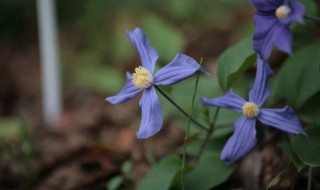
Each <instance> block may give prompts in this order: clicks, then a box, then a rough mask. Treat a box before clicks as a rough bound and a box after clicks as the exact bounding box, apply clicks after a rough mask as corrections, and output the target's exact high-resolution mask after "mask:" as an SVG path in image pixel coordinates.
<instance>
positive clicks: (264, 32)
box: [251, 0, 305, 59]
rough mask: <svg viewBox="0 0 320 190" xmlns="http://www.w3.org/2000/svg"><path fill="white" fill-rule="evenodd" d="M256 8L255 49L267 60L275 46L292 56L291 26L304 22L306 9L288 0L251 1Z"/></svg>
mask: <svg viewBox="0 0 320 190" xmlns="http://www.w3.org/2000/svg"><path fill="white" fill-rule="evenodd" d="M251 3H252V4H253V6H255V8H256V14H255V16H254V24H255V25H256V30H255V33H254V36H253V48H254V49H255V51H256V52H258V53H259V54H261V56H262V57H263V58H264V59H267V58H268V57H269V55H270V54H271V51H272V45H273V44H274V45H275V46H276V47H277V48H278V49H280V50H281V51H284V52H286V53H288V54H291V43H292V34H291V30H290V28H289V25H290V23H291V22H293V21H297V22H299V23H302V22H303V14H304V12H305V7H304V5H303V4H302V3H301V2H296V1H292V2H289V1H288V0H251Z"/></svg>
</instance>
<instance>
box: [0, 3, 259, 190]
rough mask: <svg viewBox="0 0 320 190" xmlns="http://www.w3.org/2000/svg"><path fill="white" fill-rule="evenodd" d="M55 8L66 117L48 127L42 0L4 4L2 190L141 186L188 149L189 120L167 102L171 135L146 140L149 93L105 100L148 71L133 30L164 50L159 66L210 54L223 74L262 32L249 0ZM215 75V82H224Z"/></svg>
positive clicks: (209, 63)
mask: <svg viewBox="0 0 320 190" xmlns="http://www.w3.org/2000/svg"><path fill="white" fill-rule="evenodd" d="M55 5H56V16H57V27H58V28H57V31H58V51H59V53H60V57H59V60H58V61H59V64H60V66H59V67H60V69H59V70H60V79H61V84H62V92H61V96H62V111H61V114H60V117H59V119H58V121H57V122H58V125H57V126H54V127H49V126H47V125H46V124H45V123H44V122H43V109H42V99H43V97H42V93H41V88H42V87H41V84H42V80H41V64H40V50H39V36H38V20H37V6H36V1H34V0H25V1H21V0H0V189H60V190H62V189H106V187H107V186H108V189H111V190H112V189H133V188H134V187H136V186H137V184H139V182H140V181H141V179H143V177H144V176H145V175H146V174H147V173H148V172H149V171H150V168H151V167H152V164H153V163H155V162H157V161H158V160H159V159H161V158H162V157H164V156H166V155H168V154H172V153H181V149H180V147H181V145H182V143H183V138H184V130H183V127H181V125H183V124H181V122H180V121H179V119H178V118H179V117H180V116H181V115H180V114H179V113H178V112H176V111H175V110H174V108H173V107H172V106H171V105H170V104H165V105H164V106H163V107H164V112H165V121H164V127H163V129H162V130H161V132H160V133H159V134H157V135H156V136H154V137H152V138H150V139H147V140H144V141H140V140H137V139H136V137H135V131H136V130H137V129H138V126H139V122H140V108H139V106H138V101H139V97H136V98H134V99H133V100H132V101H128V102H126V103H123V104H121V105H117V106H114V105H111V104H110V103H108V102H105V101H104V99H105V97H107V96H111V95H115V94H116V93H117V92H118V91H119V90H120V89H121V88H122V87H123V85H124V83H125V72H126V71H130V72H132V71H133V70H134V68H135V67H137V66H139V65H140V58H139V55H138V53H137V51H136V49H135V48H134V47H133V46H132V44H131V43H130V41H129V40H128V38H127V36H126V34H125V30H126V29H128V30H133V29H134V28H135V27H140V28H142V29H143V30H144V31H145V33H146V35H147V36H148V38H149V39H150V41H151V44H152V45H153V46H154V47H155V48H156V49H157V51H158V52H159V55H160V58H159V61H158V66H159V67H160V66H163V65H165V64H167V63H168V62H169V61H170V60H172V59H173V57H174V56H175V54H176V53H178V52H182V53H185V54H187V55H189V56H191V57H193V58H194V59H196V60H200V58H201V57H203V58H204V62H205V64H204V65H205V67H206V68H207V69H208V70H209V71H210V72H211V73H213V74H214V73H215V64H214V63H215V60H216V58H217V56H218V55H219V54H220V53H221V52H222V51H223V50H224V49H226V48H227V47H228V46H230V45H231V44H234V43H235V42H237V41H239V40H240V39H243V38H245V37H247V36H250V35H252V33H253V28H254V26H253V22H252V16H253V14H254V8H253V7H252V6H251V5H250V2H249V1H247V0H244V1H234V0H215V1H211V0H203V1H197V0H136V1H132V0H77V1H64V0H56V1H55ZM214 77H215V76H213V77H212V78H210V79H209V80H207V81H206V82H205V84H208V85H213V86H217V82H215V81H214ZM186 86H192V85H188V81H186V82H183V83H182V86H180V87H178V88H177V89H178V90H177V89H176V90H175V91H178V92H176V94H172V96H173V97H176V98H177V99H179V98H181V100H180V101H183V99H186V102H187V104H188V102H190V100H191V99H190V98H189V97H184V96H185V91H182V89H185V87H186ZM249 87H250V86H248V88H249ZM192 88H193V87H192ZM202 88H203V91H204V93H206V94H207V95H208V96H212V93H213V92H209V90H208V89H210V88H209V87H208V86H204V87H202ZM166 90H167V91H168V92H170V91H174V90H173V89H169V88H168V89H166ZM212 91H213V90H212ZM244 91H246V92H247V90H246V88H244ZM172 93H174V92H172ZM218 94H219V93H218ZM139 96H140V95H139ZM162 102H164V100H162ZM181 103H182V102H181ZM186 109H187V108H186Z"/></svg>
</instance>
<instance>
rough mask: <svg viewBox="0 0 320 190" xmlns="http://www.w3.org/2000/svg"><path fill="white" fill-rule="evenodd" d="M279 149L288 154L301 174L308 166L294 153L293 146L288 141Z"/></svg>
mask: <svg viewBox="0 0 320 190" xmlns="http://www.w3.org/2000/svg"><path fill="white" fill-rule="evenodd" d="M279 147H280V148H281V149H282V150H283V151H284V152H285V153H286V155H287V156H288V157H289V158H290V160H291V161H292V162H293V164H294V166H295V167H296V168H297V170H298V172H300V171H301V170H302V169H303V168H304V167H305V166H306V165H305V164H304V163H303V162H302V161H301V160H300V159H299V158H298V156H297V155H296V154H295V153H294V152H293V150H292V147H291V144H290V143H289V142H287V141H283V142H281V143H280V144H279Z"/></svg>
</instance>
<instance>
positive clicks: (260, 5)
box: [251, 0, 284, 12]
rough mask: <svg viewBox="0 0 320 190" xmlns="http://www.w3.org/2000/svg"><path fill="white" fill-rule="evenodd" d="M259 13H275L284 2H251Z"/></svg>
mask: <svg viewBox="0 0 320 190" xmlns="http://www.w3.org/2000/svg"><path fill="white" fill-rule="evenodd" d="M251 3H252V4H253V6H255V8H256V10H257V11H261V12H274V11H275V10H276V9H277V8H278V7H279V6H281V5H283V4H284V0H251Z"/></svg>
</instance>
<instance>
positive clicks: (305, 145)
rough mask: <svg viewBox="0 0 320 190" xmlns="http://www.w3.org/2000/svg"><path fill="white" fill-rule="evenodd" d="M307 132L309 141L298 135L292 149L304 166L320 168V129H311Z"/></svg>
mask: <svg viewBox="0 0 320 190" xmlns="http://www.w3.org/2000/svg"><path fill="white" fill-rule="evenodd" d="M306 132H307V134H308V136H309V139H307V138H306V137H305V136H304V135H298V136H297V137H296V139H295V140H294V141H293V143H292V149H293V151H294V152H295V154H296V155H297V156H298V157H299V159H300V160H301V161H302V162H303V163H304V164H306V165H308V166H311V167H316V166H320V127H309V128H307V129H306Z"/></svg>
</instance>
